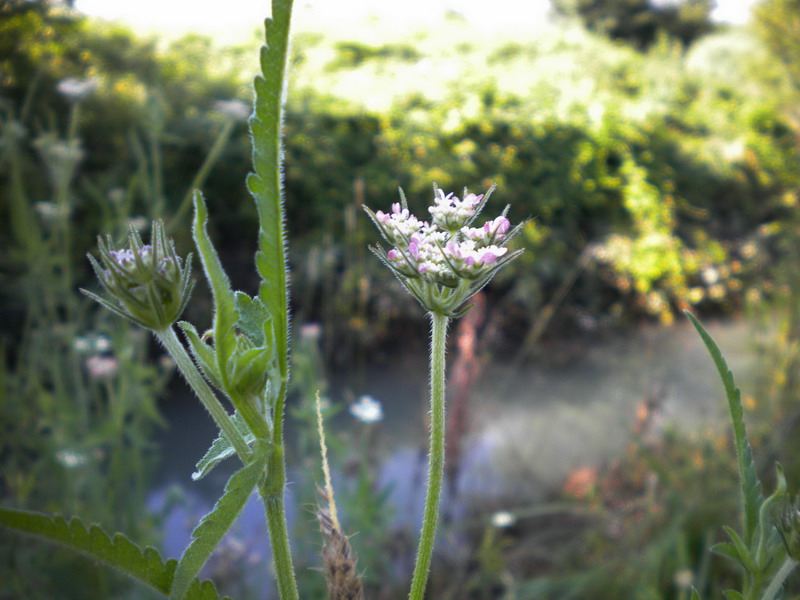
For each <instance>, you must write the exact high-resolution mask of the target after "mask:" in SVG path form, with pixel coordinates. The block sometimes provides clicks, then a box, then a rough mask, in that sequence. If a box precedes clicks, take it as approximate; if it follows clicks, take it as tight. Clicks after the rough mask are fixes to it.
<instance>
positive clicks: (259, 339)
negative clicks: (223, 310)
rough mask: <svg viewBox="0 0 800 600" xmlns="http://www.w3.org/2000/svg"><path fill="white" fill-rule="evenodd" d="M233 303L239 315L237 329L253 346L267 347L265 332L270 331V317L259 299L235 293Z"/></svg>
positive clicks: (242, 293)
mask: <svg viewBox="0 0 800 600" xmlns="http://www.w3.org/2000/svg"><path fill="white" fill-rule="evenodd" d="M234 303H235V306H236V312H237V313H238V314H239V322H238V323H237V327H238V328H239V329H240V330H241V331H242V333H245V334H246V335H247V337H249V338H250V341H252V342H253V345H254V346H256V347H264V346H267V345H268V343H267V337H268V336H267V333H266V332H267V330H268V329H269V330H271V325H270V322H271V321H272V316H270V314H269V311H268V310H267V307H266V306H264V303H263V302H262V301H261V298H251V297H250V296H248V295H247V294H245V293H244V292H235V293H234Z"/></svg>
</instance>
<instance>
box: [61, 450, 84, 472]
mask: <svg viewBox="0 0 800 600" xmlns="http://www.w3.org/2000/svg"><path fill="white" fill-rule="evenodd" d="M56 460H57V461H58V462H59V463H61V464H62V465H64V466H65V467H66V468H68V469H74V468H75V467H80V466H83V465H85V464H86V463H87V462H89V457H88V456H87V455H86V453H85V452H76V451H75V450H59V451H58V452H56Z"/></svg>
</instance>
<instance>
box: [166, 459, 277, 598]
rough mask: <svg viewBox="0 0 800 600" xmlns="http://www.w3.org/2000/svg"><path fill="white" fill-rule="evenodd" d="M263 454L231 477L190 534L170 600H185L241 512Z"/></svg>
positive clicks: (170, 590) (261, 462)
mask: <svg viewBox="0 0 800 600" xmlns="http://www.w3.org/2000/svg"><path fill="white" fill-rule="evenodd" d="M265 458H266V450H265V449H264V448H262V449H261V452H256V453H255V454H254V455H253V458H252V462H250V463H249V464H247V465H245V466H244V467H242V468H241V469H240V470H239V471H237V472H236V473H234V474H233V475H232V476H231V478H230V479H229V480H228V483H227V484H226V485H225V491H224V492H223V494H222V496H221V497H220V499H219V500H218V501H217V503H216V504H215V505H214V508H213V509H212V510H211V512H209V513H208V514H207V515H206V516H204V517H203V519H202V520H201V521H200V523H199V524H198V525H197V527H195V529H194V531H193V532H192V542H191V543H190V544H189V546H188V547H187V548H186V550H184V552H183V556H181V559H180V561H179V562H178V566H177V568H176V570H175V577H174V579H173V581H172V585H171V587H170V588H169V597H170V600H184V599H186V598H188V597H190V596H187V595H186V594H187V591H188V590H189V588H190V586H191V584H192V582H193V580H194V579H195V577H196V576H197V574H198V573H199V572H200V569H202V568H203V565H204V564H205V563H206V561H207V560H208V558H209V557H210V556H211V553H212V552H213V551H214V549H215V548H216V547H217V545H218V544H219V543H220V541H222V538H223V537H224V536H225V534H226V533H227V532H228V530H229V529H230V528H231V526H232V525H233V522H234V521H235V520H236V518H237V517H238V516H239V513H241V512H242V509H243V508H244V505H245V503H246V502H247V499H248V498H249V497H250V495H251V494H252V493H253V489H254V488H255V486H256V483H257V482H258V479H259V477H261V475H262V473H263V468H264V459H265Z"/></svg>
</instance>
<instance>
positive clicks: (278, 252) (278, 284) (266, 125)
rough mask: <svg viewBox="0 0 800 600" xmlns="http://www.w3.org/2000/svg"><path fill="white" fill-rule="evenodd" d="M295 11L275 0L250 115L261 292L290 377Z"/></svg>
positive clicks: (284, 370) (284, 372) (281, 361)
mask: <svg viewBox="0 0 800 600" xmlns="http://www.w3.org/2000/svg"><path fill="white" fill-rule="evenodd" d="M291 12H292V1H291V0H273V2H272V19H269V20H267V22H266V39H267V44H266V45H265V46H262V47H261V55H260V59H261V60H260V64H261V74H260V75H259V76H257V77H256V79H255V82H254V87H255V92H256V100H255V111H254V114H253V116H252V117H251V118H250V133H251V135H252V139H253V166H254V168H255V173H254V174H251V175H250V176H249V177H248V179H247V187H248V189H249V190H250V193H251V194H252V196H253V199H254V200H255V203H256V208H257V210H258V221H259V236H258V240H259V246H258V247H259V251H258V254H257V255H256V265H257V269H258V272H259V275H260V276H261V279H262V281H261V286H260V287H259V297H260V298H261V300H262V302H263V303H264V305H265V306H266V308H267V310H268V311H269V313H270V314H271V315H272V318H273V320H274V328H275V338H276V339H275V346H276V356H277V358H278V363H279V368H280V372H281V376H282V377H283V378H284V379H288V368H289V367H288V365H289V361H288V358H289V357H288V336H289V314H288V310H289V288H288V275H289V274H288V269H287V265H286V239H285V235H286V234H285V229H284V218H285V214H284V210H283V200H282V172H283V170H282V168H281V126H282V121H283V95H284V86H285V81H286V63H287V57H288V46H289V23H290V20H291Z"/></svg>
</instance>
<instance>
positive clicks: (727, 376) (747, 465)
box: [686, 312, 764, 546]
mask: <svg viewBox="0 0 800 600" xmlns="http://www.w3.org/2000/svg"><path fill="white" fill-rule="evenodd" d="M686 316H687V317H688V318H689V320H690V321H691V322H692V325H694V327H695V329H697V332H698V333H699V334H700V337H701V338H702V339H703V343H704V344H705V345H706V348H708V352H709V354H710V355H711V359H712V360H713V361H714V366H715V367H716V368H717V371H718V372H719V376H720V378H721V379H722V383H723V385H724V386H725V396H726V398H727V400H728V412H729V414H730V417H731V423H732V426H733V439H734V445H735V448H736V460H737V463H738V465H739V482H740V485H741V493H742V501H743V508H744V543H745V544H746V545H748V546H749V545H750V544H751V543H752V542H753V536H754V535H755V534H756V528H757V527H758V525H759V522H758V514H759V511H760V509H761V505H762V503H763V502H764V499H763V498H762V496H761V482H760V481H759V479H758V475H757V474H756V468H755V463H754V462H753V451H752V449H751V448H750V441H749V439H748V437H747V428H746V426H745V422H744V408H743V407H742V395H741V392H739V388H737V387H736V383H735V382H734V380H733V373H731V371H730V369H728V365H727V363H726V362H725V359H724V357H723V356H722V352H720V349H719V347H718V346H717V345H716V343H715V342H714V340H713V339H712V338H711V336H710V335H708V332H706V330H705V329H704V328H703V326H702V325H701V324H700V322H699V321H698V320H697V319H696V318H695V316H694V315H692V314H691V313H689V312H687V313H686ZM734 542H735V540H734Z"/></svg>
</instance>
